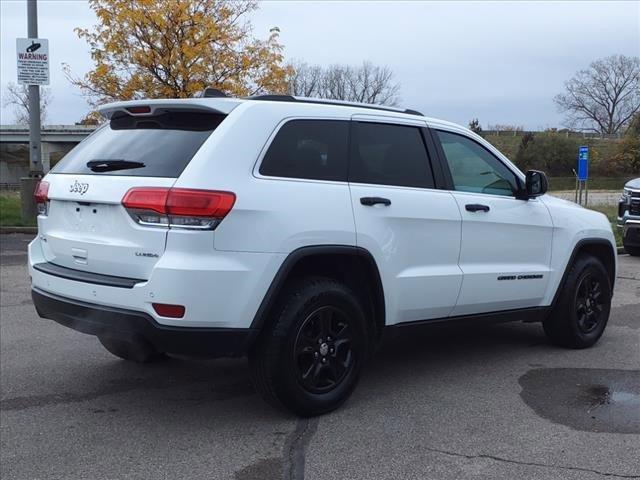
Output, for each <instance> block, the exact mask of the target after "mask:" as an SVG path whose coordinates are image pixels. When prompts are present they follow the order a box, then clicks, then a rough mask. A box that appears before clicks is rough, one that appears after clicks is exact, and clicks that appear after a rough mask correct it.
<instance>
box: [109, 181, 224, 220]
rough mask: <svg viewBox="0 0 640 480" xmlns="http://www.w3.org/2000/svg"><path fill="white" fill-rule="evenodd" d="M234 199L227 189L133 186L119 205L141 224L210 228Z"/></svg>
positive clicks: (222, 216) (222, 215) (220, 218)
mask: <svg viewBox="0 0 640 480" xmlns="http://www.w3.org/2000/svg"><path fill="white" fill-rule="evenodd" d="M235 201H236V196H235V194H233V193H231V192H218V191H213V190H194V189H188V188H156V187H135V188H132V189H130V190H129V191H128V192H127V193H126V194H125V196H124V198H123V199H122V205H124V207H125V208H126V209H127V211H128V212H129V214H130V215H131V217H132V218H133V219H134V220H135V221H136V222H138V223H140V224H142V225H149V226H171V227H175V228H188V229H196V230H213V229H214V228H216V226H217V225H218V224H219V223H220V222H221V221H222V219H223V218H224V217H225V216H226V215H227V214H228V213H229V212H230V211H231V209H232V208H233V204H234V203H235Z"/></svg>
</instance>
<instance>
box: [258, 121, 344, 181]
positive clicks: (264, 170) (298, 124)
mask: <svg viewBox="0 0 640 480" xmlns="http://www.w3.org/2000/svg"><path fill="white" fill-rule="evenodd" d="M348 144H349V122H348V121H342V120H291V121H289V122H287V123H285V124H284V125H283V126H282V127H281V128H280V130H279V131H278V133H277V134H276V136H275V138H274V139H273V141H272V142H271V145H269V148H268V149H267V153H266V154H265V156H264V158H263V160H262V163H261V165H260V174H261V175H265V176H272V177H288V178H302V179H311V180H337V181H346V180H347V168H348Z"/></svg>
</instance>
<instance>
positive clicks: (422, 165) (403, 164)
mask: <svg viewBox="0 0 640 480" xmlns="http://www.w3.org/2000/svg"><path fill="white" fill-rule="evenodd" d="M352 144H353V147H352V156H351V165H350V170H349V181H351V182H360V183H375V184H380V185H398V186H402V187H423V188H433V186H434V183H433V174H432V172H431V166H430V164H429V157H428V156H427V149H426V146H425V144H424V140H423V138H422V133H421V131H420V128H418V127H410V126H404V125H390V124H382V123H367V122H359V123H355V124H354V137H353V141H352Z"/></svg>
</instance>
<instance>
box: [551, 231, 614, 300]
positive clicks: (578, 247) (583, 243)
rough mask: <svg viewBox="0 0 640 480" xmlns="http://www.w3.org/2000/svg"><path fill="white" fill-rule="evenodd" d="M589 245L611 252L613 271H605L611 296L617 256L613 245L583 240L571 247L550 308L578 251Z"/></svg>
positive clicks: (602, 241)
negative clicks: (602, 247) (601, 247)
mask: <svg viewBox="0 0 640 480" xmlns="http://www.w3.org/2000/svg"><path fill="white" fill-rule="evenodd" d="M589 245H601V246H606V247H608V248H609V249H610V250H611V255H612V256H613V271H612V272H609V271H607V273H608V274H609V282H610V285H609V286H610V287H611V295H613V286H614V284H615V281H616V269H615V258H616V255H617V251H616V249H615V248H614V247H613V245H611V242H609V241H608V240H606V239H604V238H583V239H581V240H578V242H576V244H575V245H574V247H573V251H572V252H571V256H570V257H569V261H568V262H567V264H566V265H565V267H564V273H563V274H562V278H561V279H560V283H558V287H557V288H556V292H555V293H554V295H553V301H552V302H551V307H553V306H555V305H556V303H557V302H558V298H559V297H560V293H561V292H562V289H563V287H564V284H565V282H566V281H567V276H568V275H569V270H571V266H572V265H573V263H574V262H575V260H576V258H577V256H578V254H579V253H580V250H582V249H583V248H584V247H586V246H589ZM606 267H607V266H606V265H605V268H606Z"/></svg>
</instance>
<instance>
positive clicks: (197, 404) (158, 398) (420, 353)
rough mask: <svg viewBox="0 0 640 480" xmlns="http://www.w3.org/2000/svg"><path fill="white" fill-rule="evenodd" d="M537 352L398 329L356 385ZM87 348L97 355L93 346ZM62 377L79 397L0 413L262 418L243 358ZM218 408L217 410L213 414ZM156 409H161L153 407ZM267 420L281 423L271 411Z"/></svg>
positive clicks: (522, 332) (127, 366) (500, 340)
mask: <svg viewBox="0 0 640 480" xmlns="http://www.w3.org/2000/svg"><path fill="white" fill-rule="evenodd" d="M545 345H546V340H545V338H544V334H543V333H542V329H541V327H540V326H539V325H526V324H512V325H496V326H484V327H473V328H469V327H464V328H457V327H445V326H443V327H421V328H414V327H411V328H402V329H398V331H397V332H395V334H394V335H393V336H392V337H391V338H386V339H385V341H384V342H383V344H382V346H381V348H380V350H379V351H378V352H377V354H376V355H375V357H374V358H373V360H372V361H371V362H370V363H369V365H368V366H367V369H366V370H365V374H364V378H363V382H362V383H363V384H364V385H365V386H366V387H367V388H371V389H374V390H375V389H376V388H378V387H386V386H388V383H389V378H391V379H393V380H391V381H392V382H394V388H402V385H403V384H404V383H405V381H410V383H416V382H421V381H422V380H424V378H422V377H423V376H424V373H425V372H437V374H438V376H444V377H450V376H459V375H460V374H461V373H462V372H465V371H468V370H469V369H470V368H473V367H474V366H475V367H477V364H478V362H479V361H480V360H481V362H482V364H483V365H484V367H486V368H490V366H491V363H492V362H495V363H496V364H498V363H502V362H504V360H505V357H510V356H512V355H513V356H514V357H515V356H517V355H518V353H519V352H521V351H522V349H523V348H528V347H534V346H545ZM95 348H96V349H100V348H101V347H100V345H99V344H98V342H97V341H96V345H95ZM549 348H552V347H549ZM105 355H107V354H106V353H105ZM70 370H71V371H68V372H66V373H65V372H60V375H62V376H63V375H65V374H68V375H76V381H74V382H73V383H74V385H76V386H78V387H80V389H81V391H76V392H72V393H71V392H70V393H57V394H53V395H34V396H32V397H15V398H9V399H5V400H3V401H2V410H5V411H7V410H22V409H27V408H30V407H40V406H49V405H61V404H73V403H79V402H85V401H92V400H95V401H97V400H98V399H101V398H109V396H112V395H115V396H127V397H130V396H133V397H135V401H133V402H130V403H129V405H130V407H134V405H135V406H137V408H144V409H146V407H145V405H146V406H147V407H148V411H147V412H146V414H148V415H152V416H153V415H154V412H157V413H159V414H161V415H162V416H165V414H166V410H165V408H164V407H166V406H167V405H170V406H171V407H172V411H173V414H176V413H177V412H178V411H179V410H180V409H181V408H184V406H186V405H188V406H189V408H190V409H194V408H197V409H202V413H205V412H206V414H207V415H214V416H215V415H216V414H219V413H220V412H225V413H226V414H228V413H229V408H233V406H234V405H235V406H237V407H238V408H241V409H242V411H243V413H245V414H247V413H250V412H251V411H253V412H254V413H256V414H257V413H258V412H260V414H264V413H265V406H264V403H263V402H262V400H261V399H260V398H259V396H258V395H257V394H256V392H255V391H254V389H253V387H252V385H251V382H250V378H249V371H248V362H247V361H246V359H220V360H206V359H194V358H183V357H170V358H167V359H164V360H161V361H159V362H156V363H151V364H133V363H129V362H125V361H122V360H119V359H117V358H115V357H110V356H109V357H104V360H103V357H102V356H100V361H98V362H95V361H94V362H91V363H90V364H89V365H86V364H85V365H82V366H81V365H75V366H72V367H71V368H70ZM378 384H380V385H378ZM67 389H68V387H67ZM99 403H100V402H99ZM118 403H120V402H118ZM222 404H225V405H226V406H225V408H221V407H220V406H221V405H222ZM160 405H162V406H163V407H162V408H158V407H159V406H160ZM267 408H268V407H267ZM273 414H274V415H276V416H277V415H280V416H282V415H284V416H285V417H289V415H288V414H286V413H283V412H277V411H275V410H273Z"/></svg>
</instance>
